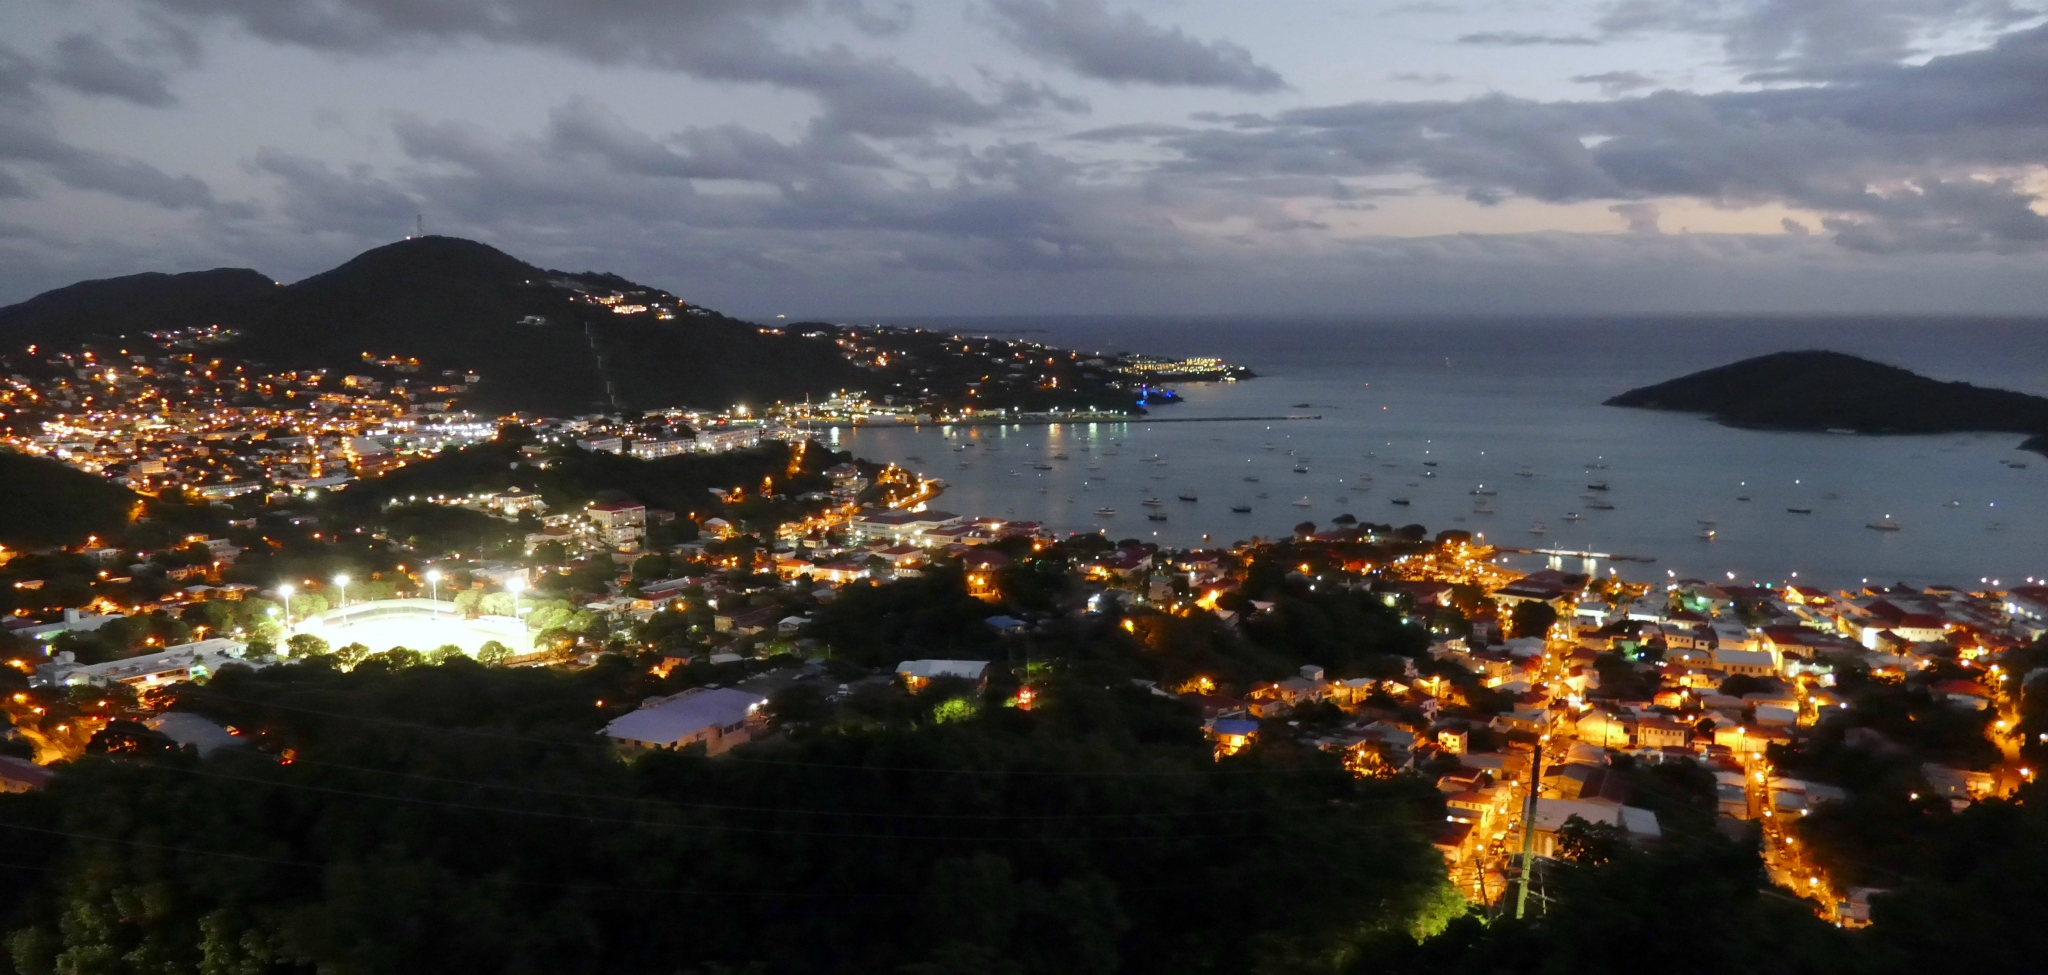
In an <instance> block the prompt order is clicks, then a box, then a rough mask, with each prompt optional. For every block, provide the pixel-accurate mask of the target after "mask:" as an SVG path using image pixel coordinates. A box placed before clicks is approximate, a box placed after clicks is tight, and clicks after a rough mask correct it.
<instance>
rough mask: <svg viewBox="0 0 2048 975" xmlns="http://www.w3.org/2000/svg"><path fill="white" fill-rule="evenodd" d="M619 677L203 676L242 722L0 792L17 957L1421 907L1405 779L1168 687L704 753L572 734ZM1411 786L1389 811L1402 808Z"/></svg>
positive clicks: (1352, 940)
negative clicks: (1343, 762) (1229, 742)
mask: <svg viewBox="0 0 2048 975" xmlns="http://www.w3.org/2000/svg"><path fill="white" fill-rule="evenodd" d="M651 680H652V678H650V677H648V676H647V674H646V673H645V671H643V670H641V669H640V668H638V667H637V666H634V665H631V664H629V663H628V662H627V661H626V660H623V659H617V658H614V659H613V660H611V661H610V662H608V663H607V664H605V665H603V666H599V667H597V668H593V669H590V670H587V671H583V672H580V673H577V674H566V673H553V672H547V671H541V670H503V669H489V668H484V667H481V666H477V665H474V664H472V663H469V662H467V661H463V660H458V661H453V662H451V663H448V664H444V665H441V666H438V667H436V666H421V667H414V668H411V669H409V670H405V671H403V672H398V673H392V672H388V671H384V670H382V669H379V668H359V669H358V670H357V671H355V672H353V673H349V674H341V673H336V672H333V671H332V670H330V669H327V668H325V667H323V666H317V665H299V666H291V667H281V668H274V669H272V670H269V671H265V672H262V673H260V674H253V673H247V672H234V671H231V672H229V673H226V674H223V675H222V676H221V677H220V678H218V679H217V680H215V681H214V682H212V684H211V685H210V686H209V687H207V688H205V689H201V690H193V691H190V692H188V693H187V698H186V700H185V701H184V702H183V703H182V704H181V706H182V707H189V708H192V709H196V710H199V711H200V712H202V713H205V714H208V715H211V716H213V717H215V718H216V719H218V720H221V721H223V722H225V723H227V724H229V725H232V726H234V727H236V728H238V729H240V730H242V731H243V732H244V733H245V734H246V735H248V736H249V737H251V738H253V739H255V740H256V742H257V747H255V748H251V749H246V750H244V749H230V750H227V751H223V752H220V753H217V754H216V755H215V756H214V757H212V758H210V759H207V760H203V761H202V760H198V759H195V758H192V757H190V756H185V755H178V754H167V755H164V756H162V757H156V758H139V757H135V756H132V755H131V756H125V757H120V758H107V757H91V756H89V757H87V758H86V759H84V760H82V761H80V762H79V763H77V764H76V765H75V766H73V767H72V768H71V769H69V770H68V771H67V772H66V773H65V774H64V775H62V776H60V778H59V780H58V781H57V782H56V783H55V784H53V785H52V787H51V788H50V789H49V790H48V791H47V792H44V793H40V794H32V795H24V796H0V824H4V825H0V831H4V832H5V833H6V834H7V845H8V848H9V850H10V851H12V852H11V853H10V855H9V857H8V864H7V869H8V871H9V872H10V874H11V875H12V877H13V878H15V882H14V883H12V884H11V885H9V886H7V887H6V888H4V890H5V893H0V910H4V911H5V913H6V916H7V918H8V919H9V920H8V925H9V929H10V930H11V932H12V933H11V934H10V935H8V937H7V939H6V946H7V953H8V955H9V958H10V960H11V961H12V962H13V964H14V966H15V968H16V969H17V970H19V971H23V972H34V973H43V972H142V971H152V972H170V971H195V972H197V971H203V972H271V971H277V972H284V971H313V970H318V971H327V972H364V973H373V972H374V973H389V972H455V971H464V972H470V971H474V972H485V971H489V972H690V971H696V972H720V971H764V972H765V971H774V972H933V973H937V972H963V973H965V972H1048V973H1050V972H1063V973H1071V972H1103V973H1107V972H1116V971H1132V972H1188V971H1215V972H1245V971H1254V970H1260V969H1269V970H1331V969H1332V968H1334V967H1338V966H1340V965H1342V964H1344V963H1345V962H1346V961H1347V960H1348V959H1352V958H1354V957H1355V956H1356V954H1357V952H1359V951H1360V950H1362V949H1363V948H1365V947H1366V946H1368V945H1370V944H1372V943H1375V942H1376V941H1377V940H1378V939H1379V938H1380V937H1382V936H1396V935H1397V936H1398V937H1399V938H1400V939H1409V938H1410V937H1411V932H1414V931H1417V930H1419V929H1427V928H1430V927H1433V926H1435V925H1437V924H1440V923H1441V920H1442V918H1443V917H1444V916H1446V915H1447V914H1448V913H1449V911H1450V910H1452V906H1451V905H1453V904H1455V899H1454V898H1449V897H1448V896H1447V891H1446V890H1445V889H1444V887H1443V883H1442V871H1441V868H1440V867H1439V865H1438V864H1437V863H1436V862H1435V857H1436V854H1435V853H1434V852H1433V851H1432V850H1430V848H1429V847H1428V845H1427V844H1426V842H1425V841H1424V840H1423V839H1422V838H1421V836H1422V833H1421V831H1420V830H1419V829H1418V825H1419V821H1420V820H1421V819H1422V817H1423V816H1425V815H1427V814H1430V813H1433V807H1432V806H1431V804H1430V802H1429V801H1428V795H1427V793H1428V792H1429V791H1430V790H1428V788H1427V786H1426V785H1425V786H1422V787H1421V788H1420V789H1419V790H1418V789H1417V788H1415V787H1414V786H1412V785H1409V784H1403V783H1388V782H1378V783H1375V782H1367V781H1361V780H1359V779H1356V778H1354V777H1352V776H1350V775H1349V774H1348V773H1346V772H1344V771H1343V770H1342V769H1340V768H1339V767H1338V766H1337V764H1336V762H1335V761H1334V760H1329V761H1322V760H1319V759H1318V758H1316V757H1301V756H1300V755H1297V754H1291V753H1289V752H1277V753H1274V754H1271V755H1267V754H1261V753H1258V752H1257V751H1254V752H1253V753H1250V754H1247V755H1245V756H1243V757H1242V758H1239V759H1235V760H1232V761H1229V762H1225V763H1221V764H1219V763H1215V762H1213V761H1212V760H1211V758H1210V752H1209V748H1208V746H1207V744H1206V743H1205V742H1204V741H1203V740H1202V739H1201V737H1200V736H1199V734H1198V733H1197V732H1196V731H1195V730H1194V729H1195V722H1194V721H1193V720H1192V719H1191V718H1190V716H1189V715H1187V714H1184V713H1182V709H1183V707H1184V706H1183V705H1179V704H1177V703H1174V702H1170V701H1167V700H1165V699H1162V698H1158V697H1154V696H1151V695H1148V694H1146V693H1144V692H1142V691H1140V690H1137V689H1134V688H1116V689H1104V688H1102V687H1100V686H1091V685H1083V684H1076V683H1061V684H1056V685H1055V686H1054V687H1053V688H1052V689H1050V690H1049V691H1048V693H1047V694H1046V695H1045V696H1044V697H1043V698H1041V702H1042V703H1041V705H1040V706H1039V707H1037V708H1034V709H1032V710H1029V711H1026V710H1020V709H1017V708H1013V707H1001V706H995V705H993V704H991V703H988V702H975V703H974V704H973V705H971V706H968V707H962V706H959V705H955V706H953V707H949V708H939V707H937V705H938V704H940V703H943V702H944V701H948V700H958V698H957V697H956V696H954V695H955V694H956V693H957V689H955V688H942V689H941V690H940V692H939V693H936V694H927V695H923V696H920V697H909V696H908V695H904V694H902V693H901V692H897V693H896V694H895V695H894V696H892V697H889V698H886V699H883V700H878V701H876V702H875V703H874V704H873V705H872V706H870V707H868V708H867V711H866V713H865V716H864V718H863V719H862V720H861V723H860V727H859V729H858V730H834V731H830V732H826V731H819V732H815V733H812V734H808V735H801V736H798V737H797V738H796V739H794V740H790V739H784V740H782V741H781V742H779V743H771V744H767V745H764V746H760V747H756V748H754V749H751V750H749V751H747V752H745V753H743V754H741V755H737V756H729V757H721V758H717V759H706V758H703V757H701V756H693V755H689V754H657V755H651V756H648V757H646V758H642V759H640V760H639V761H637V762H633V763H627V762H623V761H621V760H620V759H619V758H618V757H617V756H616V755H614V754H613V753H612V752H611V751H610V750H609V748H607V747H604V746H603V745H602V744H601V743H602V741H603V739H601V738H599V737H597V736H596V735H595V734H594V732H595V731H596V730H597V729H598V728H599V727H600V726H601V724H602V722H603V721H604V720H605V719H606V718H607V717H609V716H611V715H613V714H616V713H617V712H618V711H619V709H618V708H616V707H612V706H608V705H607V704H605V703H600V702H605V701H607V700H609V701H617V700H620V699H623V698H625V697H628V696H630V695H631V694H632V693H633V691H634V690H635V688H636V686H644V685H645V684H646V683H647V682H649V681H651ZM1418 798H1420V799H1421V800H1422V801H1418Z"/></svg>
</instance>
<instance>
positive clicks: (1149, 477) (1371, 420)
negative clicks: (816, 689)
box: [839, 318, 2048, 586]
mask: <svg viewBox="0 0 2048 975" xmlns="http://www.w3.org/2000/svg"><path fill="white" fill-rule="evenodd" d="M902 324H915V325H920V326H924V327H933V328H944V329H951V330H955V331H959V332H963V333H967V332H973V333H979V334H991V335H999V336H1003V337H1011V338H1022V339H1027V340H1030V341H1037V342H1043V343H1045V344H1047V345H1053V346H1060V347H1071V348H1082V349H1095V350H1104V351H1137V352H1149V353H1158V354H1164V355H1176V356H1193V355H1215V356H1221V357H1224V358H1226V359H1229V360H1230V361H1232V362H1234V363H1239V364H1243V365H1248V366H1250V367H1252V368H1253V369H1254V370H1256V371H1258V373H1259V374H1260V376H1259V378H1258V379H1255V380H1252V381H1249V382H1242V383H1229V384H1226V383H1202V384H1190V385H1187V386H1184V387H1181V388H1180V392H1181V394H1182V395H1183V396H1184V397H1185V399H1186V402H1184V403H1181V404H1176V405H1172V406H1166V407H1160V408H1158V409H1156V410H1155V411H1154V415H1155V416H1156V417H1159V418H1169V417H1171V418H1182V417H1203V416H1214V417H1225V416H1246V415H1257V416H1267V415H1276V414H1290V413H1314V414H1320V415H1321V417H1322V419H1320V420H1300V421H1291V422H1273V423H1266V422H1252V423H1246V422H1219V423H1147V422H1144V421H1138V422H1133V423H1127V424H1094V425H1067V426H1058V427H1044V426H1023V427H955V428H927V429H923V430H915V431H913V430H861V431H858V432H856V431H854V430H853V429H851V428H847V429H844V430H842V431H840V433H839V443H840V444H841V445H843V446H846V447H850V448H852V449H854V450H855V451H856V452H858V453H859V454H861V455H862V456H866V457H870V458H874V459H878V460H893V461H897V462H899V463H903V464H905V465H906V466H909V467H912V468H916V469H920V470H924V471H927V472H929V473H931V474H934V475H935V476H938V477H942V478H945V479H946V481H947V482H948V483H949V484H950V485H951V487H950V488H949V489H948V491H947V493H946V495H945V497H944V498H943V500H942V501H941V503H940V507H943V508H945V509H947V510H950V511H956V512H960V513H968V514H990V515H1000V516H1007V517H1011V518H1015V519H1020V520H1031V521H1041V522H1045V523H1046V524H1048V525H1050V526H1051V527H1053V528H1054V529H1056V530H1058V531H1062V532H1068V531H1092V530H1096V529H1103V530H1106V531H1108V532H1109V533H1110V534H1111V537H1115V538H1124V537H1139V538H1146V539H1156V540H1158V541H1160V542H1163V543H1170V544H1175V545H1189V546H1192V545H1199V544H1203V542H1204V538H1205V536H1207V540H1208V542H1209V543H1211V544H1215V543H1228V542H1230V541H1234V540H1237V539H1244V538H1250V537H1252V536H1254V535H1263V536H1271V535H1275V534H1281V533H1285V532H1287V531H1288V530H1290V528H1291V527H1292V526H1293V525H1295V524H1296V523H1298V522H1301V521H1304V520H1309V521H1315V522H1317V523H1318V524H1321V525H1327V524H1329V522H1330V519H1331V518H1333V517H1335V516H1336V515H1338V514H1340V513H1345V512H1348V513H1351V514H1354V515H1356V516H1357V517H1358V518H1360V519H1362V520H1365V521H1375V522H1391V523H1394V524H1409V523H1419V524H1422V525H1424V526H1426V527H1428V528H1429V529H1430V530H1431V531H1435V530H1439V529H1443V528H1462V529H1468V530H1471V531H1474V532H1480V533H1484V535H1485V536H1486V538H1487V540H1488V541H1490V542H1493V543H1496V544H1500V545H1504V546H1510V547H1522V548H1553V549H1563V550H1570V551H1588V552H1604V553H1619V554H1625V555H1632V556H1642V557H1648V558H1653V559H1655V561H1654V562H1648V563H1644V562H1631V561H1624V562H1618V563H1608V562H1603V563H1601V564H1600V571H1603V572H1604V571H1606V570H1607V568H1608V567H1609V566H1610V565H1612V566H1613V567H1616V568H1619V570H1620V572H1621V574H1622V576H1623V577H1625V578H1634V579H1642V580H1649V579H1653V578H1664V577H1666V575H1667V573H1674V574H1676V575H1677V576H1679V577H1686V576H1697V577H1703V578H1723V577H1726V575H1727V574H1729V573H1732V574H1733V576H1734V577H1735V578H1736V579H1738V580H1745V581H1746V580H1751V579H1756V580H1763V581H1768V582H1778V581H1782V580H1786V579H1790V578H1793V574H1794V573H1797V574H1798V575H1797V578H1798V580H1799V581H1802V582H1812V583H1815V584H1819V585H1825V586H1852V585H1855V584H1858V583H1859V582H1860V581H1862V580H1865V579H1868V580H1870V581H1872V582H1880V581H1882V582H1898V581H1904V582H1909V583H1913V584H1917V585H1925V584H1932V583H1950V584H1956V585H1974V584H1976V583H1977V581H1978V580H1979V579H1999V580H2001V581H2005V582H2007V583H2011V582H2014V581H2018V580H2022V579H2025V578H2027V577H2034V578H2044V577H2048V459H2044V458H2042V457H2040V456H2038V455H2034V454H2029V453H2023V452H2020V451H2018V450H2017V449H2016V447H2017V445H2018V444H2019V442H2020V441H2021V440H2022V439H2023V438H2021V437H2019V436H2015V435H2010V434H1996V435H1992V434H1983V435H1975V434H1958V435H1947V436H1926V437H1857V436H1843V435H1831V434H1797V433H1758V432H1750V431H1741V430H1730V429H1726V428H1724V427H1720V426H1717V425H1715V424H1713V423H1710V422H1708V421H1706V420H1704V419H1701V418H1698V417H1694V416H1688V415H1681V414H1670V413H1654V412H1648V411H1641V410H1625V409H1617V408H1613V407H1605V406H1601V405H1600V402H1601V401H1602V400H1604V399H1606V398H1607V397H1609V396H1612V395H1614V394H1616V393H1619V392H1622V391H1624V390H1627V389H1631V388H1634V387H1636V386H1641V385H1646V384H1649V383H1654V382H1658V381H1661V380H1664V379H1669V378H1673V377H1676V376H1679V375H1683V374H1685V373H1689V372H1693V371H1695V370H1698V369H1703V368H1707V367H1710V366H1715V365H1720V364H1723V363H1726V362H1731V361H1734V360H1736V359H1740V358H1743V357H1746V356H1751V355H1758V354H1761V353H1765V352H1773V351H1779V350H1784V349H1805V348H1825V349H1835V350H1838V351H1843V352H1850V353H1854V354H1858V355H1863V356H1867V357H1870V358H1874V359H1878V360H1881V361H1885V362H1890V363H1894V364H1897V365H1901V366H1905V367H1907V368H1910V369H1913V370H1915V371H1917V372H1920V373H1922V374H1926V375H1930V376H1934V377H1936V378H1940V379H1948V380H1965V381H1969V382H1973V383H1977V384H1979V385H1988V386H2001V387H2005V388H2009V389H2018V390H2023V391H2025V392H2030V393H2036V394H2041V395H2048V368H2044V367H2043V365H2042V364H2043V363H2048V321H2000V320H1983V319H1884V320H1846V319H1826V320H1821V319H1755V318H1749V319H1684V318H1663V319H1649V318H1645V319H1602V320H1595V321H1585V320H1571V321H1564V320H1521V321H1502V320H1486V321H1471V320H1456V319H1398V320H1397V319H1388V320H1359V321H1337V320H1315V321H1274V320H1267V321H1259V320H1235V319H1222V318H1215V319H1195V320H1187V319H1171V320H1169V319H1143V318H1049V319H997V318H969V319H947V320H935V319H934V320H905V321H903V322H902ZM1297 404H1309V405H1308V406H1307V407H1305V408H1303V407H1298V406H1297ZM965 444H974V445H976V446H974V447H972V448H970V449H966V450H956V449H954V448H956V447H959V446H961V445H965ZM1269 445H1270V447H1269ZM1057 452H1064V453H1066V454H1067V455H1068V458H1069V459H1067V460H1064V461H1060V460H1051V459H1050V456H1051V455H1052V454H1053V453H1057ZM1155 455H1156V457H1157V458H1158V460H1157V461H1153V460H1151V458H1153V457H1154V456H1155ZM913 457H915V458H922V460H913V459H911V458H913ZM2007 461H2016V462H2020V463H2024V464H2026V465H2027V466H2026V467H2025V468H2023V469H2022V468H2015V467H2012V466H2009V465H2008V464H2007V463H2005V462H2007ZM1428 462H1433V464H1434V466H1429V464H1428ZM1034 463H1047V464H1051V465H1052V466H1053V468H1054V469H1053V470H1050V471H1040V470H1036V469H1034V468H1033V467H1032V465H1033V464H1034ZM1091 464H1092V465H1095V467H1094V469H1090V465H1091ZM1593 465H1604V466H1598V467H1596V466H1593ZM1297 466H1302V467H1306V468H1308V471H1307V473H1298V472H1296V471H1295V470H1294V468H1295V467H1297ZM1251 477H1256V478H1258V480H1257V481H1256V482H1253V481H1249V480H1246V478H1251ZM1091 478H1093V479H1091ZM1596 481H1602V482H1606V483H1607V484H1608V485H1609V490H1607V491H1604V492H1594V491H1590V490H1588V485H1589V484H1591V483H1593V482H1596ZM1482 485H1483V488H1482ZM1480 490H1484V491H1489V492H1494V493H1491V494H1474V493H1473V492H1475V491H1480ZM1180 494H1189V495H1192V496H1194V497H1196V498H1198V499H1199V500H1197V501H1195V502H1185V501H1180V500H1177V497H1176V496H1177V495H1180ZM1740 497H1748V498H1749V499H1750V500H1748V501H1740V500H1738V498H1740ZM1147 498H1158V499H1161V500H1163V501H1164V502H1165V504H1164V506H1162V507H1159V508H1156V509H1154V508H1147V507H1145V506H1144V505H1143V502H1144V500H1145V499H1147ZM1396 498H1405V499H1407V500H1408V501H1409V504H1407V505H1397V504H1394V503H1393V501H1394V499H1396ZM1595 499H1598V500H1599V501H1603V502H1604V503H1607V504H1611V505H1612V509H1611V510H1602V509H1597V508H1594V507H1592V506H1591V505H1592V504H1593V503H1594V501H1595ZM1304 500H1305V501H1306V502H1307V504H1306V505H1297V504H1296V503H1295V502H1297V501H1304ZM1233 504H1249V505H1251V506H1252V508H1253V510H1252V511H1251V512H1250V513H1248V514H1237V513H1233V512H1232V511H1231V510H1230V508H1231V506H1232V505H1233ZM1103 507H1110V508H1114V509H1116V514H1115V515H1108V516H1105V515H1097V514H1096V511H1097V509H1099V508H1103ZM1482 508H1491V509H1492V510H1491V511H1490V512H1488V511H1484V510H1480V509H1482ZM1788 508H1806V509H1811V511H1812V513H1811V514H1795V513H1792V512H1789V511H1787V509H1788ZM1152 510H1157V511H1162V512H1164V513H1165V514H1166V515H1167V516H1168V520H1166V521H1164V522H1154V521H1149V520H1147V518H1146V512H1148V511H1152ZM1572 514H1577V515H1578V517H1577V518H1576V519H1573V518H1571V517H1569V516H1570V515H1572ZM1887 518H1889V519H1893V520H1895V521H1896V522H1897V523H1898V524H1899V525H1900V530H1898V531H1879V530H1874V529H1871V528H1869V527H1867V526H1868V525H1869V524H1870V523H1872V522H1875V521H1879V520H1882V519H1887ZM1709 529H1711V531H1712V532H1713V537H1712V538H1711V539H1706V538H1702V537H1700V534H1701V533H1702V532H1703V531H1707V530H1709ZM1543 561H1544V559H1542V558H1541V557H1535V556H1527V557H1521V558H1519V559H1518V564H1520V565H1522V566H1524V567H1534V566H1536V565H1539V564H1541V563H1542V562H1543ZM1567 565H1568V567H1570V568H1573V569H1581V568H1583V564H1582V562H1581V561H1580V560H1577V559H1573V560H1569V561H1568V562H1567Z"/></svg>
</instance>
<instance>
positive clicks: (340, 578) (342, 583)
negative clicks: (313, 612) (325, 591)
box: [334, 572, 348, 606]
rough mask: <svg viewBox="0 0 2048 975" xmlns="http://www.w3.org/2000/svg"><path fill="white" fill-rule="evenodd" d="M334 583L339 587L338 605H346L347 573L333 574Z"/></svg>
mask: <svg viewBox="0 0 2048 975" xmlns="http://www.w3.org/2000/svg"><path fill="white" fill-rule="evenodd" d="M334 584H335V585H336V586H339V587H340V588H341V602H340V605H342V606H347V605H348V573H346V572H344V573H342V574H340V575H337V576H335V577H334Z"/></svg>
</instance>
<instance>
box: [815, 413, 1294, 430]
mask: <svg viewBox="0 0 2048 975" xmlns="http://www.w3.org/2000/svg"><path fill="white" fill-rule="evenodd" d="M1322 418H1323V415H1322V414H1321V413H1314V414H1302V413H1295V414H1288V415H1276V416H1130V415H1127V414H1122V413H1102V414H1095V415H1090V416H1082V417H1078V418H1076V417H1073V416H1067V415H1061V416H1056V417H1055V416H1000V417H998V416H991V417H978V416H977V417H962V418H960V419H957V420H932V421H930V422H913V421H908V420H905V421H898V422H875V421H868V422H861V421H859V420H848V421H844V422H841V421H837V420H799V421H796V422H795V423H792V424H791V426H792V427H794V428H795V429H799V430H825V429H830V428H832V427H848V426H850V427H868V428H873V429H878V430H922V429H924V428H926V427H1011V426H1014V427H1056V426H1063V425H1066V424H1073V425H1075V426H1096V425H1100V424H1129V423H1253V422H1265V423H1272V422H1276V421H1281V420H1320V419H1322Z"/></svg>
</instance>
